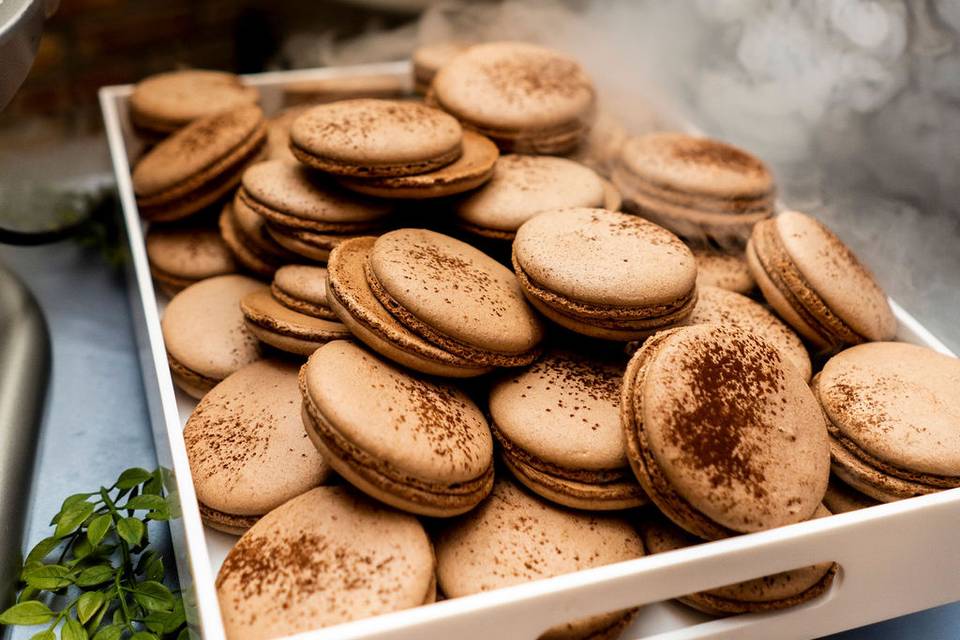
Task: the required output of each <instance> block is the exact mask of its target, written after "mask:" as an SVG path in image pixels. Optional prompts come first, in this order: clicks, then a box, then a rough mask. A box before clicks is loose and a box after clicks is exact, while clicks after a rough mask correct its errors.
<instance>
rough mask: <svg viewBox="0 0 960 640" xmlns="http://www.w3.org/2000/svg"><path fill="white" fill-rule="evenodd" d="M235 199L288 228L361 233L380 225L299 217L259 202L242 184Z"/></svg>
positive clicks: (274, 222)
mask: <svg viewBox="0 0 960 640" xmlns="http://www.w3.org/2000/svg"><path fill="white" fill-rule="evenodd" d="M237 199H238V200H240V201H241V202H243V204H245V205H246V206H247V207H249V208H250V209H251V210H253V211H254V212H256V213H257V214H258V215H260V216H261V217H263V218H265V219H266V220H268V221H269V222H271V223H273V224H276V225H279V226H280V227H285V228H288V229H298V230H303V231H312V232H317V231H331V232H334V233H361V232H363V231H367V230H369V229H376V228H377V227H378V226H380V225H379V223H377V222H342V221H335V222H334V221H330V222H325V221H322V220H316V219H307V218H301V217H299V216H296V215H293V214H291V213H287V212H285V211H280V210H278V209H274V208H272V207H270V206H269V205H267V204H264V203H263V202H260V201H259V200H257V199H256V198H254V197H253V195H251V194H250V192H249V191H247V190H246V189H245V188H244V187H242V186H241V187H240V189H239V190H237Z"/></svg>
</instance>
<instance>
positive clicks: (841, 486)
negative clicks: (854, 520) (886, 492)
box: [823, 474, 880, 513]
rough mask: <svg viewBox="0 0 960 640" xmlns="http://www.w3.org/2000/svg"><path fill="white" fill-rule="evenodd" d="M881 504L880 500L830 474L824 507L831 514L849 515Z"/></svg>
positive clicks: (824, 497)
mask: <svg viewBox="0 0 960 640" xmlns="http://www.w3.org/2000/svg"><path fill="white" fill-rule="evenodd" d="M878 504H880V501H879V500H875V499H874V498H871V497H870V496H868V495H867V494H865V493H861V492H860V491H857V490H856V489H854V488H853V487H851V486H850V485H848V484H847V483H846V482H844V481H843V480H841V479H840V478H838V477H837V476H836V475H834V474H830V484H828V485H827V492H826V493H825V494H824V496H823V505H824V506H825V507H826V508H827V509H829V510H830V513H849V512H850V511H859V510H860V509H866V508H867V507H873V506H875V505H878Z"/></svg>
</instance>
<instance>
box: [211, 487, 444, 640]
mask: <svg viewBox="0 0 960 640" xmlns="http://www.w3.org/2000/svg"><path fill="white" fill-rule="evenodd" d="M433 580H434V560H433V550H432V548H431V545H430V541H429V539H428V538H427V535H426V532H425V531H424V530H423V526H422V525H421V524H420V523H419V522H418V521H417V520H416V518H414V517H413V516H410V515H406V514H403V513H399V512H397V511H394V510H392V509H389V508H386V507H383V506H381V505H378V504H376V503H374V502H373V501H371V500H369V499H367V498H364V497H362V496H360V495H358V494H356V493H354V492H352V491H350V490H349V489H346V488H343V487H319V488H316V489H313V490H311V491H309V492H307V493H305V494H303V495H301V496H299V497H297V498H294V499H293V500H290V501H289V502H287V503H285V504H284V505H282V506H280V507H278V508H277V509H274V510H273V511H271V512H270V513H269V514H267V515H266V516H264V517H263V518H262V519H261V520H260V521H259V522H257V524H255V525H254V526H253V527H252V528H251V529H250V530H249V531H247V533H246V534H244V536H243V537H242V538H240V540H239V542H238V543H237V544H236V546H234V548H233V549H231V550H230V553H229V554H228V555H227V558H226V559H225V560H224V563H223V565H222V566H221V568H220V572H219V574H218V575H217V582H216V585H217V595H218V598H219V600H220V610H221V614H222V616H223V622H224V627H225V629H226V633H227V637H229V638H231V640H260V639H263V638H273V637H279V636H285V635H289V634H294V633H297V632H302V631H310V630H312V629H316V628H320V627H327V626H332V625H335V624H339V623H342V622H348V621H350V620H357V619H360V618H366V617H369V616H374V615H378V614H383V613H389V612H392V611H398V610H401V609H408V608H410V607H415V606H418V605H421V604H425V603H428V602H431V601H432V600H433V598H434V582H433Z"/></svg>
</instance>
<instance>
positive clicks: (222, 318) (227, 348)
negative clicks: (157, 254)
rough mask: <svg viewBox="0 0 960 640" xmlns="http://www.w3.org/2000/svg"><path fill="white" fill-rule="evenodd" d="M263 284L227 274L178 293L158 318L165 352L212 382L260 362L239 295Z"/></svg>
mask: <svg viewBox="0 0 960 640" xmlns="http://www.w3.org/2000/svg"><path fill="white" fill-rule="evenodd" d="M262 287H263V284H261V283H260V282H257V281H256V280H253V279H252V278H247V277H245V276H240V275H226V276H217V277H216V278H208V279H206V280H203V281H201V282H198V283H197V284H194V285H191V286H189V287H187V288H186V289H184V290H183V291H181V292H180V293H178V294H177V295H176V296H174V298H173V299H172V300H171V301H170V304H169V305H167V308H166V310H165V311H164V313H163V319H162V320H161V322H160V325H161V328H162V330H163V341H164V344H165V345H166V348H167V351H168V352H169V353H170V355H172V356H173V357H174V358H175V359H176V360H177V361H178V362H179V363H181V364H182V365H183V366H184V367H186V368H188V369H190V370H191V371H194V372H196V373H198V374H200V375H202V376H207V377H210V378H214V379H217V380H222V379H223V378H226V377H227V376H228V375H230V374H231V373H233V372H234V371H237V370H239V369H241V368H242V367H244V366H246V365H248V364H250V363H251V362H254V361H256V360H259V359H260V346H259V343H258V342H257V339H256V338H254V337H253V335H252V334H251V333H250V332H249V331H248V330H247V328H246V326H245V324H244V321H243V314H242V313H241V312H240V299H241V298H243V296H245V295H246V294H248V293H250V292H251V291H254V290H256V289H259V288H262Z"/></svg>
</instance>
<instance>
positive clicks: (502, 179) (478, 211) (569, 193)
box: [453, 154, 607, 240]
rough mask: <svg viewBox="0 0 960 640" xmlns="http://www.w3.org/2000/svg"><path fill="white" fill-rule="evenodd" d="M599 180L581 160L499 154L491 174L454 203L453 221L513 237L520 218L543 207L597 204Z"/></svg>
mask: <svg viewBox="0 0 960 640" xmlns="http://www.w3.org/2000/svg"><path fill="white" fill-rule="evenodd" d="M606 199H607V193H606V191H605V190H604V184H603V180H602V179H601V178H600V176H598V175H597V174H596V173H595V172H594V171H593V170H592V169H589V168H587V167H585V166H583V165H582V164H579V163H577V162H574V161H573V160H568V159H566V158H558V157H554V156H530V155H522V154H510V155H505V156H503V157H502V158H500V160H498V161H497V165H496V167H495V169H494V172H493V178H492V179H491V180H490V182H488V183H487V184H486V185H484V186H483V187H482V188H481V189H478V190H477V191H475V192H473V193H471V194H469V195H468V196H466V197H465V198H463V199H462V200H460V201H458V202H457V203H456V204H455V205H454V207H453V208H454V212H455V213H456V215H457V224H459V225H460V226H461V227H462V228H463V229H465V230H467V231H469V232H471V233H474V234H477V235H480V236H484V237H487V238H494V239H497V240H513V238H514V236H515V235H516V233H517V229H519V228H520V225H522V224H523V223H524V222H526V221H527V220H529V219H530V218H532V217H533V216H535V215H537V214H538V213H541V212H543V211H549V210H551V209H560V208H564V207H602V206H603V205H604V203H605V202H606Z"/></svg>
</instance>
